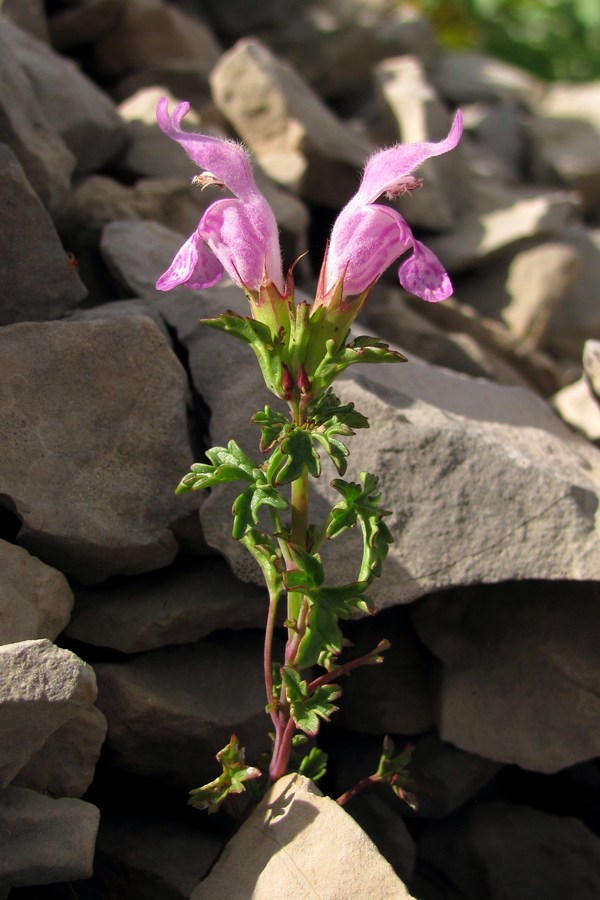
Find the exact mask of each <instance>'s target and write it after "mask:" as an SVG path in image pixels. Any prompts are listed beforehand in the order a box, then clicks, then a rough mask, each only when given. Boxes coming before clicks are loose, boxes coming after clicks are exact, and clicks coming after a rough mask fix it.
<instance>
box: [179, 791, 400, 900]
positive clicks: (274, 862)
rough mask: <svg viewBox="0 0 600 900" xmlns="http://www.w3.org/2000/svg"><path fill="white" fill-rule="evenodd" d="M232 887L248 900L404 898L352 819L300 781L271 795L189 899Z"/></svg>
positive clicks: (216, 898)
mask: <svg viewBox="0 0 600 900" xmlns="http://www.w3.org/2000/svg"><path fill="white" fill-rule="evenodd" d="M324 835H327V840H324V839H323V838H324ZM275 847H277V848H278V849H277V851H276V852H274V848H275ZM233 884H235V885H236V890H237V891H238V893H239V896H240V897H252V898H254V900H271V898H273V897H290V898H292V897H298V898H300V897H315V898H317V897H318V898H323V900H325V898H327V900H351V898H357V900H358V898H360V897H365V896H369V897H373V898H374V900H408V898H409V897H410V895H409V893H408V891H407V890H406V888H405V886H404V884H403V883H402V882H401V881H400V879H399V878H398V877H397V876H396V875H395V874H394V871H393V869H392V867H391V866H390V865H389V863H387V862H386V861H385V860H384V859H383V857H381V856H380V855H379V853H378V852H377V850H376V848H375V845H374V844H373V843H371V841H370V840H369V838H368V837H367V836H366V834H365V833H364V832H363V831H361V829H360V828H358V826H357V825H356V823H355V822H354V821H353V820H352V818H351V817H350V816H349V815H348V814H347V813H346V812H345V811H344V810H343V809H341V808H340V807H339V806H338V805H337V803H335V802H334V801H333V800H331V799H330V798H329V797H323V796H322V794H321V792H320V791H319V790H318V788H316V787H315V786H314V785H313V784H312V782H310V781H309V780H308V779H307V778H303V777H302V776H301V775H287V776H285V777H284V778H282V779H280V780H279V781H278V782H277V783H276V784H275V785H274V786H273V787H272V788H271V790H270V791H269V793H268V794H267V795H266V796H265V797H264V799H263V800H262V802H261V803H260V805H259V806H258V807H257V809H256V810H255V811H254V812H253V814H252V816H251V817H250V818H249V819H248V820H247V821H246V822H245V823H244V825H242V827H241V828H240V830H239V831H238V833H237V834H236V836H235V838H234V839H233V840H231V841H230V842H229V844H228V845H227V847H226V848H225V850H224V852H223V854H222V856H221V857H220V859H219V861H218V862H217V864H216V866H215V867H214V869H213V870H212V872H211V873H210V875H209V876H208V878H206V879H205V880H204V881H201V882H200V884H199V885H198V887H197V888H196V890H195V891H194V892H193V893H192V895H191V898H190V900H208V898H210V900H230V898H231V889H232V885H233Z"/></svg>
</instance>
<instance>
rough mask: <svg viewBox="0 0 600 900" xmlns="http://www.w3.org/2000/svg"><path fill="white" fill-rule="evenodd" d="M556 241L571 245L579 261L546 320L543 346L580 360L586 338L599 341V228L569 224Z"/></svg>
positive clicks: (558, 353)
mask: <svg viewBox="0 0 600 900" xmlns="http://www.w3.org/2000/svg"><path fill="white" fill-rule="evenodd" d="M560 242H561V243H566V244H568V245H569V246H571V247H573V248H574V249H575V250H576V251H577V253H578V255H579V258H580V260H581V274H580V277H579V279H578V280H577V282H576V283H575V284H574V285H573V288H572V290H571V291H570V292H569V298H568V302H567V303H563V304H562V305H561V306H560V307H559V308H558V309H557V310H556V312H555V313H554V315H553V317H552V319H551V320H550V325H549V329H548V334H547V336H546V342H545V346H546V347H547V348H548V349H549V350H550V351H551V352H553V353H555V354H556V355H558V356H567V357H570V358H572V359H576V360H577V361H578V362H579V360H580V359H581V348H582V346H583V344H584V342H585V341H587V340H588V339H589V338H592V339H595V340H600V305H599V304H598V302H597V296H596V294H597V291H598V284H599V283H600V228H586V227H585V226H583V225H579V224H573V225H571V226H570V227H569V228H566V229H565V230H564V231H563V232H561V234H560Z"/></svg>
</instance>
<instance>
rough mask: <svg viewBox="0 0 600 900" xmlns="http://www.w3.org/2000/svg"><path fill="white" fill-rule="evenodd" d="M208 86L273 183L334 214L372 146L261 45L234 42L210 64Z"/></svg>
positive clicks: (353, 187)
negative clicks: (326, 207) (330, 210)
mask: <svg viewBox="0 0 600 900" xmlns="http://www.w3.org/2000/svg"><path fill="white" fill-rule="evenodd" d="M211 86H212V91H213V97H214V101H215V103H216V105H217V107H218V109H219V110H220V111H221V112H222V113H223V115H224V116H225V117H226V118H227V119H228V120H229V121H230V122H231V124H232V125H233V126H234V128H235V130H236V131H237V132H238V134H239V135H240V137H241V138H242V139H243V140H244V141H245V142H246V143H247V144H248V146H249V147H250V149H251V150H252V152H253V153H254V155H255V156H256V158H257V160H258V162H259V164H260V165H261V167H262V168H263V169H264V171H265V172H266V174H267V175H269V176H270V177H271V178H273V180H274V181H278V182H279V183H281V184H285V185H286V186H287V187H289V188H292V189H293V190H294V191H296V192H297V193H299V194H300V195H301V196H302V197H303V198H304V199H306V200H308V201H312V202H314V203H317V204H319V205H321V206H331V207H333V208H336V209H337V208H338V207H339V206H341V205H342V204H343V203H344V202H346V200H348V199H349V197H350V196H351V194H353V193H354V191H355V190H356V188H357V187H358V179H357V170H358V169H361V168H362V165H363V163H364V160H365V158H366V157H367V156H368V155H369V153H370V152H371V150H372V147H371V146H370V145H369V143H368V142H367V141H365V139H364V138H362V137H360V136H359V135H358V134H357V133H355V132H353V131H352V130H351V129H350V128H349V127H348V126H347V125H345V124H344V123H343V122H342V121H341V120H339V119H337V118H336V117H335V116H334V115H333V113H332V112H330V111H329V109H327V107H325V106H324V105H323V103H322V102H321V100H320V99H319V98H318V97H317V95H316V94H314V93H313V92H312V91H311V89H310V88H309V87H308V85H307V84H306V83H305V82H304V81H303V80H302V78H301V77H300V75H299V74H298V73H297V72H296V71H295V70H294V69H292V68H291V66H289V65H288V64H287V63H284V62H282V61H280V60H279V59H277V58H276V57H275V56H274V55H273V54H272V53H271V52H270V51H269V50H268V49H267V48H266V47H265V46H264V45H262V44H261V43H259V42H258V41H255V40H243V41H240V42H238V44H236V45H235V47H233V48H232V49H231V50H229V51H228V52H227V53H225V54H224V55H223V56H222V57H221V59H220V60H219V63H218V64H217V66H215V68H214V70H213V72H212V74H211Z"/></svg>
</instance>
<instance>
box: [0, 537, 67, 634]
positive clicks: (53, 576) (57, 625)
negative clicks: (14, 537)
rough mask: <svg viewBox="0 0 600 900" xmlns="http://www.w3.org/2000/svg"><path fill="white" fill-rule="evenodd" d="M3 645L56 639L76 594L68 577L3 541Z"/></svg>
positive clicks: (0, 549)
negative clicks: (40, 639) (70, 585)
mask: <svg viewBox="0 0 600 900" xmlns="http://www.w3.org/2000/svg"><path fill="white" fill-rule="evenodd" d="M0 573H1V574H0V644H14V643H16V642H17V641H27V640H36V639H37V638H49V640H51V641H52V640H54V638H55V637H56V636H57V635H58V634H60V632H61V631H62V630H63V628H64V627H65V626H66V625H67V623H68V621H69V617H70V614H71V609H72V608H73V592H72V590H71V588H70V587H69V584H68V582H67V579H66V578H65V576H64V575H63V574H62V573H61V572H59V571H58V570H57V569H53V568H52V567H51V566H47V565H45V563H43V562H41V561H40V560H39V559H36V558H35V556H31V554H29V553H28V552H27V550H24V549H23V548H22V547H17V546H15V544H9V543H8V542H7V541H2V540H0Z"/></svg>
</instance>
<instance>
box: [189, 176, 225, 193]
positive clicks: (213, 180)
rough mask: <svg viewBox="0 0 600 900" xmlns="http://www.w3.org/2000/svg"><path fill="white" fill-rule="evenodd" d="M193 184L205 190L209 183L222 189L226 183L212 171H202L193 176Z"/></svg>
mask: <svg viewBox="0 0 600 900" xmlns="http://www.w3.org/2000/svg"><path fill="white" fill-rule="evenodd" d="M192 184H195V185H198V187H199V188H200V190H202V191H203V190H204V188H207V187H209V185H213V184H214V186H215V187H218V188H221V190H224V189H225V184H224V182H223V181H221V180H220V179H219V178H217V176H216V175H213V173H212V172H200V174H199V175H194V177H193V178H192Z"/></svg>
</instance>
